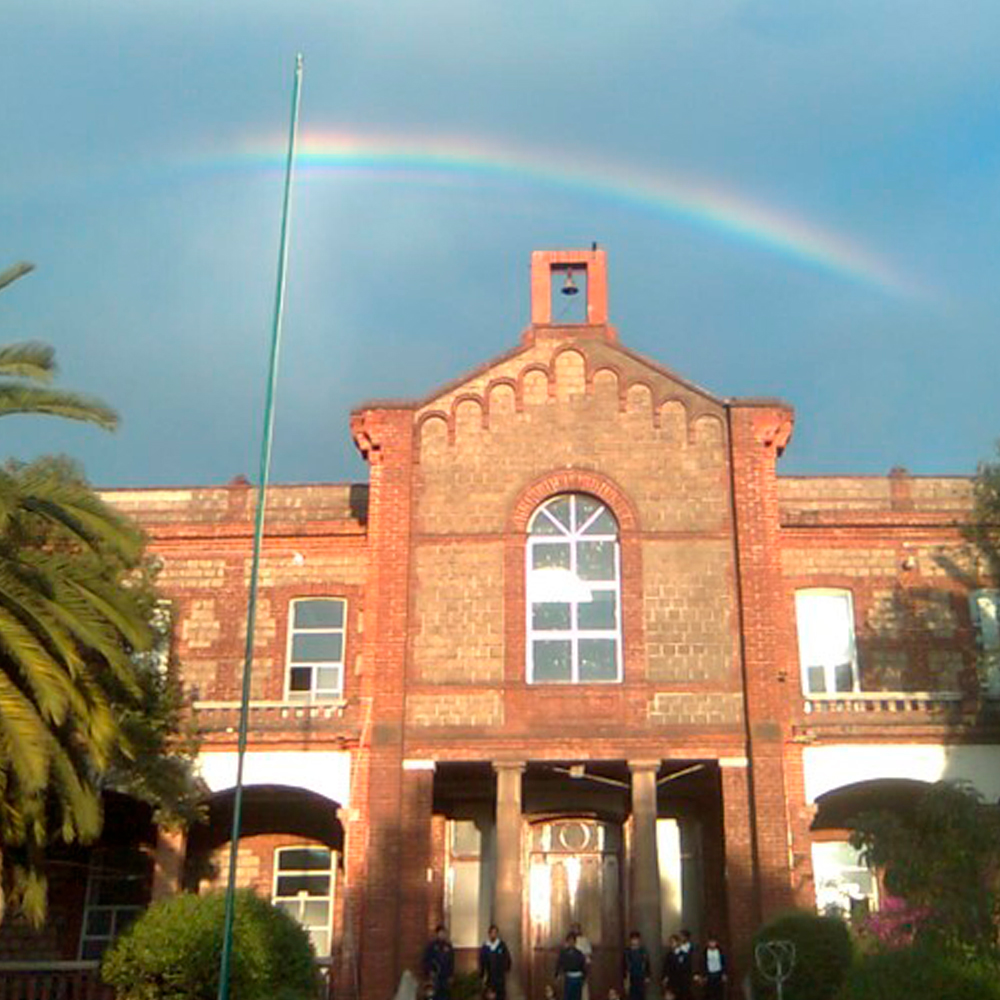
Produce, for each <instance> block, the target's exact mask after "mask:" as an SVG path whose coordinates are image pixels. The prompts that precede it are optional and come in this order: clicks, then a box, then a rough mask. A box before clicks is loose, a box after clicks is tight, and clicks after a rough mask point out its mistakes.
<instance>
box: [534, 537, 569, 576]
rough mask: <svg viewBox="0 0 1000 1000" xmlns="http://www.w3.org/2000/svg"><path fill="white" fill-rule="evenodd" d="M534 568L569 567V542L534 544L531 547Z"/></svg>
mask: <svg viewBox="0 0 1000 1000" xmlns="http://www.w3.org/2000/svg"><path fill="white" fill-rule="evenodd" d="M531 567H532V569H549V568H552V567H555V568H558V569H569V543H568V542H554V543H552V544H551V545H549V544H542V545H533V546H532V549H531Z"/></svg>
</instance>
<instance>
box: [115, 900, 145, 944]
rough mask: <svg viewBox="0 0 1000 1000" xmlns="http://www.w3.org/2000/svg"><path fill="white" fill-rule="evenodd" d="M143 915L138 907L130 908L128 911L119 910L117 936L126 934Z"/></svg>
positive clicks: (116, 916) (116, 921)
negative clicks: (137, 918)
mask: <svg viewBox="0 0 1000 1000" xmlns="http://www.w3.org/2000/svg"><path fill="white" fill-rule="evenodd" d="M140 913H142V909H141V908H140V907H138V906H135V907H129V908H128V909H124V910H123V909H118V910H115V936H116V937H117V936H118V935H119V934H124V933H125V931H126V930H128V928H129V926H130V925H131V924H133V923H135V920H136V917H138V916H139V914H140Z"/></svg>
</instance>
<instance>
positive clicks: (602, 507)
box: [525, 493, 623, 684]
mask: <svg viewBox="0 0 1000 1000" xmlns="http://www.w3.org/2000/svg"><path fill="white" fill-rule="evenodd" d="M566 499H568V500H569V501H570V511H571V520H570V524H571V525H575V526H576V527H575V528H573V529H572V530H571V529H567V528H566V527H565V526H564V525H562V524H561V523H560V522H559V521H558V520H557V519H556V518H554V517H552V516H551V515H550V514H549V513H548V509H549V508H550V507H551V506H552V505H553V504H555V503H556V502H558V501H561V500H566ZM580 499H585V500H588V501H590V502H592V503H594V504H596V510H594V511H592V512H591V514H590V515H589V516H588V517H587V518H586V520H584V521H582V522H579V520H578V517H577V503H578V501H579V500H580ZM605 512H606V513H607V515H608V516H609V517H610V518H611V520H612V521H613V522H614V525H615V530H614V532H613V533H601V534H585V532H586V530H587V528H589V527H590V526H591V525H592V524H593V523H594V522H595V521H596V520H597V519H598V518H599V517H600V516H601V514H602V513H605ZM543 518H544V519H546V521H547V523H548V524H549V525H550V526H551V525H554V526H555V527H556V528H557V529H558V531H557V532H556V533H554V534H538V533H536V531H535V527H536V525H537V524H538V523H539V520H540V519H543ZM619 538H620V533H619V530H618V521H617V518H615V515H614V512H613V511H612V510H611V508H610V507H608V506H607V504H604V503H602V502H601V501H600V500H598V499H597V498H596V497H593V496H590V495H589V494H586V493H560V494H558V495H556V496H553V497H550V498H549V499H548V500H546V501H545V503H543V504H541V505H540V506H539V507H538V508H537V509H536V510H535V512H534V514H532V515H531V520H530V521H529V522H528V536H527V544H526V546H525V598H526V600H525V626H526V636H527V637H526V647H527V649H526V653H527V656H526V659H527V679H528V683H529V684H620V683H621V681H622V676H623V672H622V606H621V604H622V602H621V543H620V540H619ZM585 542H611V543H612V544H613V545H614V550H613V560H614V568H613V578H612V579H611V580H582V579H580V577H579V576H578V575H577V566H578V560H579V552H580V548H579V547H580V545H581V544H582V543H585ZM553 543H555V544H559V543H562V544H568V545H569V551H570V565H569V567H567V568H565V569H551V570H547V569H540V570H535V569H533V566H534V557H535V552H536V550H537V549H539V548H541V547H543V546H546V545H552V544H553ZM595 592H601V593H610V594H612V595H613V596H614V605H615V625H614V628H604V629H597V628H582V627H580V625H579V623H578V609H579V607H580V605H582V604H588V603H590V602H591V601H592V599H593V594H594V593H595ZM542 597H547V598H548V600H540V598H542ZM536 604H568V605H569V616H570V627H569V628H568V629H536V628H535V627H534V622H533V618H534V606H535V605H536ZM587 639H605V640H608V639H610V640H613V641H614V644H615V676H614V677H606V678H593V679H591V678H587V679H581V678H580V642H581V640H587ZM545 640H549V641H568V642H569V643H570V650H571V654H570V660H571V662H570V676H569V677H568V678H566V679H562V680H549V679H547V678H541V679H539V678H536V677H535V642H538V641H545Z"/></svg>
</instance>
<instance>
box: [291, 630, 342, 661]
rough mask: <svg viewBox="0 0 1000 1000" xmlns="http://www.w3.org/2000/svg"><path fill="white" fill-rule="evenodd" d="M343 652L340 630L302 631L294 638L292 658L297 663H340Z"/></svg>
mask: <svg viewBox="0 0 1000 1000" xmlns="http://www.w3.org/2000/svg"><path fill="white" fill-rule="evenodd" d="M343 652H344V636H343V635H342V634H341V633H340V632H302V633H300V634H298V635H296V636H295V637H294V638H293V639H292V660H293V661H294V662H296V663H315V662H317V661H320V662H327V663H339V662H340V660H341V658H342V656H343Z"/></svg>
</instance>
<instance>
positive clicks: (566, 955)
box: [556, 945, 587, 1000]
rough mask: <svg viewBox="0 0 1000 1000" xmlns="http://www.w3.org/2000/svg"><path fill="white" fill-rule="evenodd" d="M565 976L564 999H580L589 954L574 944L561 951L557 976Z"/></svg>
mask: <svg viewBox="0 0 1000 1000" xmlns="http://www.w3.org/2000/svg"><path fill="white" fill-rule="evenodd" d="M560 976H562V977H563V1000H580V998H581V997H582V996H583V984H584V981H585V979H586V976H587V956H586V955H584V953H583V952H582V951H580V949H579V948H577V947H575V946H574V945H566V947H565V948H563V950H562V951H561V952H559V960H558V961H557V962H556V978H557V979H558V978H559V977H560Z"/></svg>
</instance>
